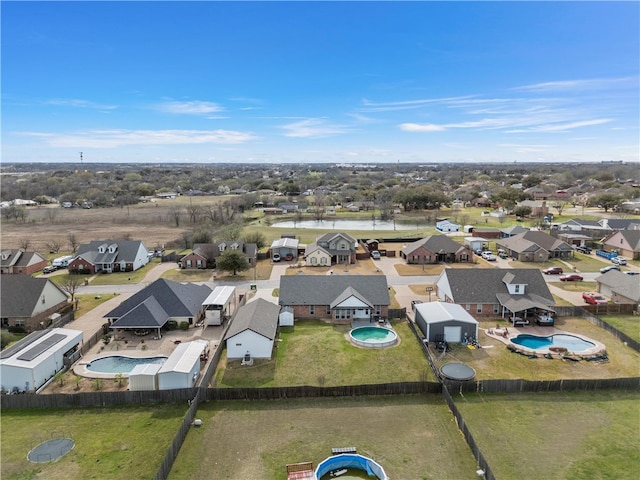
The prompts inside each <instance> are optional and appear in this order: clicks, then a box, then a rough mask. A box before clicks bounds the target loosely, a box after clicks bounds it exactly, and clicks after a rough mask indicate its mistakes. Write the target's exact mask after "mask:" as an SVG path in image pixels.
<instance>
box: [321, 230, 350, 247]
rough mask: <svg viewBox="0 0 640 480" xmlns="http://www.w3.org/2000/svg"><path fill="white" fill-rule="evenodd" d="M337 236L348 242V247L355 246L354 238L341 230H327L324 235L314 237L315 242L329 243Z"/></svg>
mask: <svg viewBox="0 0 640 480" xmlns="http://www.w3.org/2000/svg"><path fill="white" fill-rule="evenodd" d="M337 238H342V239H344V240H346V241H347V242H349V246H350V247H352V248H355V245H356V239H355V238H353V237H352V236H351V235H349V234H347V233H343V232H329V233H325V234H324V235H320V236H319V237H318V238H316V243H330V242H331V241H332V240H335V239H337Z"/></svg>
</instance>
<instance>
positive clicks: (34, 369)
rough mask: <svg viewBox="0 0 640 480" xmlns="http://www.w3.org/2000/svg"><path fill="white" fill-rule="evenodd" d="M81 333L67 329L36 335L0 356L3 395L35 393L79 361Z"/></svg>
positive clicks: (42, 331)
mask: <svg viewBox="0 0 640 480" xmlns="http://www.w3.org/2000/svg"><path fill="white" fill-rule="evenodd" d="M82 336H83V332H82V331H81V330H72V329H69V328H49V329H46V330H38V331H35V332H33V333H31V334H29V335H27V336H26V337H24V338H23V339H21V340H19V341H18V342H16V343H15V344H13V345H11V346H10V347H8V348H6V349H4V350H3V351H2V353H1V354H0V379H1V381H2V390H3V391H4V392H30V391H36V390H38V389H39V388H40V387H42V386H43V385H45V384H46V383H47V382H48V381H49V380H50V379H52V378H53V376H54V375H55V374H56V373H58V372H59V371H61V370H63V369H65V368H68V367H70V366H71V365H72V364H73V363H75V362H76V361H77V360H78V359H79V358H80V350H79V346H80V343H81V342H82Z"/></svg>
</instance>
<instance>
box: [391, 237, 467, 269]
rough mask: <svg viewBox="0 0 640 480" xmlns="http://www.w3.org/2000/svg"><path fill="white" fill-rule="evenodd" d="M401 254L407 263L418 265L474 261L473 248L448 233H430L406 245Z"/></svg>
mask: <svg viewBox="0 0 640 480" xmlns="http://www.w3.org/2000/svg"><path fill="white" fill-rule="evenodd" d="M400 255H401V256H402V258H404V259H405V260H406V261H407V263H409V264H417V265H424V264H433V263H440V262H447V263H460V262H461V263H465V262H473V253H472V251H471V249H470V248H469V247H468V246H467V245H461V244H459V243H458V242H456V241H455V240H452V239H451V238H449V237H447V236H446V235H430V236H428V237H425V238H422V239H420V240H418V241H416V242H413V243H410V244H409V245H405V246H404V247H402V249H401V250H400Z"/></svg>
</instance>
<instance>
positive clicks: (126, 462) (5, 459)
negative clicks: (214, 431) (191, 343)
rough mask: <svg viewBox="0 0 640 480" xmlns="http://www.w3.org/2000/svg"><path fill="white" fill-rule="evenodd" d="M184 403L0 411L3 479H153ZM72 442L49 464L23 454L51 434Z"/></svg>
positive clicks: (178, 420) (49, 437) (48, 437)
mask: <svg viewBox="0 0 640 480" xmlns="http://www.w3.org/2000/svg"><path fill="white" fill-rule="evenodd" d="M186 408H187V405H186V404H185V405H182V404H180V405H178V404H164V405H153V406H149V405H147V406H130V407H111V408H79V409H46V410H35V409H24V410H12V409H9V410H3V411H2V425H1V430H0V431H1V432H2V440H1V442H2V443H1V445H2V467H1V470H0V476H1V477H2V479H3V480H27V479H46V480H58V479H59V480H72V479H78V480H85V479H109V480H117V479H122V480H130V479H137V478H153V476H154V475H155V473H156V471H157V469H158V466H159V465H160V464H161V463H162V460H163V458H164V455H165V454H166V450H167V448H168V447H169V445H170V444H171V441H172V440H173V437H174V435H175V433H176V431H177V429H178V426H179V425H180V423H181V422H182V419H183V417H184V414H185V411H186ZM58 437H67V438H71V439H72V440H73V441H74V442H75V447H74V448H73V450H71V452H69V453H68V454H67V455H65V456H64V457H62V458H61V459H60V460H58V461H57V462H53V463H41V464H35V463H30V462H29V461H28V460H27V453H28V452H29V451H30V450H31V449H32V448H34V447H35V446H37V445H38V444H40V443H42V442H44V441H46V440H51V439H52V438H58Z"/></svg>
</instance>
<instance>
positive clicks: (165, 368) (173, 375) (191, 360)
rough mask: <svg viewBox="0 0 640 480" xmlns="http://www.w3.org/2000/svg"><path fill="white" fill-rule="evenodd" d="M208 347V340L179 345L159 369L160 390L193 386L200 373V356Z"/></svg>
mask: <svg viewBox="0 0 640 480" xmlns="http://www.w3.org/2000/svg"><path fill="white" fill-rule="evenodd" d="M208 349H209V342H207V341H206V340H194V341H193V342H187V343H181V344H180V345H178V347H177V348H176V349H175V350H174V351H173V353H172V354H171V355H169V358H167V361H166V362H164V363H163V364H162V366H161V367H160V370H158V390H173V389H175V388H191V387H193V386H194V385H195V384H196V381H197V380H198V376H199V375H200V356H201V355H202V354H203V353H207V351H208Z"/></svg>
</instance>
